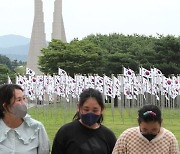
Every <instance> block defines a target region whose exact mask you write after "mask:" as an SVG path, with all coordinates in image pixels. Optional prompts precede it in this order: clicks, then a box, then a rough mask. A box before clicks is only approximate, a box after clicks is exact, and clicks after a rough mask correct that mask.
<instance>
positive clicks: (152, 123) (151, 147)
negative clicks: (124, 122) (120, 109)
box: [113, 105, 179, 154]
mask: <svg viewBox="0 0 180 154" xmlns="http://www.w3.org/2000/svg"><path fill="white" fill-rule="evenodd" d="M138 123H139V126H138V127H133V128H129V129H127V130H125V131H124V132H123V133H122V134H121V135H120V137H119V139H118V140H117V142H116V144H115V147H114V149H113V154H124V153H158V154H159V153H163V154H178V153H179V149H178V142H177V139H176V138H175V136H174V134H173V133H172V132H170V131H169V130H167V129H165V128H163V127H161V124H162V116H161V110H160V109H159V108H158V107H157V106H155V105H145V106H143V107H142V108H140V109H139V111H138Z"/></svg>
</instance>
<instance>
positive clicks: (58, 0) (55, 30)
mask: <svg viewBox="0 0 180 154" xmlns="http://www.w3.org/2000/svg"><path fill="white" fill-rule="evenodd" d="M51 38H52V39H57V40H61V41H63V42H66V35H65V29H64V22H63V17H62V0H55V2H54V12H53V23H52V36H51Z"/></svg>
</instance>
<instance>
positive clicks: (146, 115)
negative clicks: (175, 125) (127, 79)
mask: <svg viewBox="0 0 180 154" xmlns="http://www.w3.org/2000/svg"><path fill="white" fill-rule="evenodd" d="M141 122H159V123H160V124H161V122H162V117H161V110H160V109H159V107H157V106H156V105H145V106H143V107H142V108H140V109H139V111H138V123H139V124H140V123H141Z"/></svg>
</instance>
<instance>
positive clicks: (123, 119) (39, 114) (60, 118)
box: [28, 104, 180, 148]
mask: <svg viewBox="0 0 180 154" xmlns="http://www.w3.org/2000/svg"><path fill="white" fill-rule="evenodd" d="M68 105H69V106H68ZM68 105H67V104H66V105H63V104H58V105H56V106H54V105H53V104H51V105H48V106H41V107H33V108H31V109H30V110H29V111H28V113H29V114H30V115H31V116H32V117H33V118H35V119H36V120H39V121H41V122H42V123H43V124H44V126H45V128H46V131H47V133H48V136H49V139H50V143H51V145H52V142H53V138H54V136H55V134H56V132H57V131H58V129H59V128H60V127H61V126H62V125H63V124H65V123H68V122H70V121H72V118H73V116H74V114H75V112H76V107H74V106H73V105H72V104H68ZM137 110H138V109H136V108H135V109H128V108H127V109H124V108H123V109H122V110H121V112H120V111H119V109H118V108H115V109H114V112H113V113H112V110H111V108H110V104H107V105H106V109H105V112H104V121H103V124H104V125H106V126H107V127H108V128H110V129H111V130H112V131H113V132H114V133H115V135H116V136H117V137H119V135H120V134H121V133H122V132H123V131H124V130H125V129H127V128H129V127H133V126H137ZM162 114H163V124H162V126H163V127H165V128H167V129H169V130H170V131H172V132H173V133H174V135H175V136H176V138H177V140H178V143H179V148H180V109H162Z"/></svg>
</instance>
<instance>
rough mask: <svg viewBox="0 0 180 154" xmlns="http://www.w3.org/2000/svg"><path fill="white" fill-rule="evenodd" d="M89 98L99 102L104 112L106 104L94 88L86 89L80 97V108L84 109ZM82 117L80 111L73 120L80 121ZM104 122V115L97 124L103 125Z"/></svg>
mask: <svg viewBox="0 0 180 154" xmlns="http://www.w3.org/2000/svg"><path fill="white" fill-rule="evenodd" d="M88 98H94V99H96V100H97V102H98V104H99V105H100V107H101V109H102V110H103V109H104V108H105V105H104V102H103V97H102V94H101V92H100V91H98V90H96V89H93V88H88V89H85V90H84V91H83V92H82V93H81V94H80V96H79V107H82V106H83V104H84V102H85V101H86V100H87V99H88ZM79 119H80V115H79V111H78V112H77V113H76V114H75V115H74V117H73V120H79ZM102 121H103V115H101V117H100V118H99V120H98V121H97V123H101V122H102Z"/></svg>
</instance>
